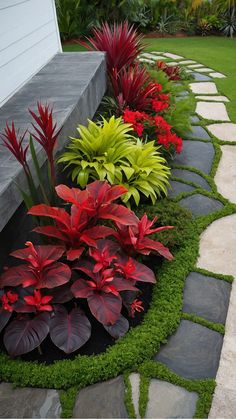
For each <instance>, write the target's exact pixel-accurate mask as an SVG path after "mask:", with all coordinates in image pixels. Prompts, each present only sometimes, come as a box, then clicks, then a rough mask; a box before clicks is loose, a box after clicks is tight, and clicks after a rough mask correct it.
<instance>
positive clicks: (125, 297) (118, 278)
mask: <svg viewBox="0 0 236 419" xmlns="http://www.w3.org/2000/svg"><path fill="white" fill-rule="evenodd" d="M56 191H57V194H58V196H59V197H60V198H61V199H62V200H63V201H65V202H66V203H67V207H68V204H71V208H70V210H69V211H68V212H67V211H66V210H65V209H63V208H57V207H50V206H47V205H45V204H41V205H36V206H34V207H33V208H32V209H31V210H30V211H29V213H30V214H33V215H37V216H39V217H41V216H45V217H49V218H52V219H53V221H54V223H55V224H54V225H48V226H42V227H37V228H36V229H35V230H36V231H38V232H39V233H41V234H44V235H45V236H49V237H50V239H51V240H52V239H54V240H55V244H50V245H42V246H40V245H39V246H34V245H33V244H32V243H31V242H27V243H26V248H24V249H20V250H16V251H14V252H13V253H12V256H14V257H15V258H17V259H20V260H22V261H24V262H23V263H21V264H20V265H17V266H14V267H11V268H8V269H6V270H5V272H4V273H3V274H2V276H1V278H0V331H1V330H3V329H4V337H3V341H4V345H5V347H6V349H7V351H8V353H9V354H10V355H13V356H18V355H21V354H24V353H27V352H30V351H32V350H34V349H35V348H37V347H39V346H40V344H41V343H42V342H43V340H44V339H45V338H46V337H47V336H48V334H49V335H50V338H51V340H52V342H53V343H54V344H55V345H56V346H57V347H58V348H60V349H61V350H62V351H64V352H66V353H71V352H74V351H76V350H78V349H79V348H80V347H81V346H82V345H84V344H85V343H86V342H87V341H88V339H89V338H90V335H91V324H90V322H89V320H88V318H87V316H86V314H85V313H84V312H83V311H82V309H81V307H80V301H81V299H83V300H87V304H88V308H89V309H90V311H91V313H92V314H93V316H94V317H95V318H96V319H97V321H99V322H100V323H102V324H103V326H104V328H105V329H106V330H107V332H108V333H110V334H111V336H113V337H114V338H118V337H120V336H123V335H124V334H125V333H126V332H127V330H128V328H129V322H128V320H127V319H126V318H125V317H124V316H123V315H122V314H121V310H122V307H125V308H126V310H127V311H128V314H129V315H130V316H131V317H133V316H134V314H135V312H136V311H137V312H141V311H142V310H143V307H142V301H141V300H139V299H138V298H137V297H138V295H139V294H140V291H139V288H138V283H139V282H140V281H141V282H149V283H155V281H156V279H155V276H154V273H153V271H152V270H151V269H150V268H148V267H147V266H145V265H144V264H142V263H141V262H138V261H137V260H136V259H135V256H136V255H138V254H140V255H148V254H150V252H156V253H157V254H159V255H161V256H163V257H165V258H166V259H168V260H171V259H172V255H171V253H170V252H169V250H168V249H167V248H166V247H165V246H163V245H162V244H161V243H160V242H158V241H155V240H152V239H151V238H149V237H148V236H149V235H152V234H153V233H158V232H159V231H163V230H165V229H169V228H171V227H169V226H167V227H157V228H152V227H153V225H154V223H155V221H156V219H154V220H153V221H150V220H148V218H147V216H146V215H144V216H143V217H142V218H141V220H139V218H138V217H137V216H136V215H135V214H134V213H133V212H132V211H131V210H130V209H128V208H126V207H124V206H123V205H121V204H119V203H116V202H114V201H116V200H117V199H118V198H120V196H122V194H123V193H126V189H125V188H124V187H123V186H117V185H114V186H110V185H109V184H108V183H106V182H100V181H95V182H93V183H91V184H89V185H88V186H87V188H86V190H84V191H81V190H79V189H75V188H68V187H67V186H65V185H59V186H58V187H57V188H56ZM104 220H106V222H107V223H108V224H109V226H107V225H102V224H101V223H102V221H104ZM108 237H110V238H108ZM70 302H73V306H74V308H73V309H72V310H71V309H70V310H69V311H68V306H67V305H66V304H67V303H69V307H71V303H70ZM8 322H9V324H7V323H8Z"/></svg>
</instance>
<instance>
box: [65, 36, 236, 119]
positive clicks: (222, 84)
mask: <svg viewBox="0 0 236 419" xmlns="http://www.w3.org/2000/svg"><path fill="white" fill-rule="evenodd" d="M146 44H147V50H148V51H154V50H156V51H168V52H173V53H176V54H180V55H183V56H184V57H186V58H189V59H193V60H196V61H198V62H200V63H202V64H204V65H206V66H208V67H211V68H213V69H214V70H216V71H220V72H221V73H224V74H225V75H226V76H227V78H225V79H215V82H216V85H217V87H218V90H219V92H220V93H221V94H223V95H226V96H227V97H228V98H229V99H230V103H227V104H226V105H227V108H228V112H229V116H230V118H231V119H232V120H233V121H234V122H236V39H233V40H232V39H227V38H221V37H202V38H201V37H190V38H164V39H160V38H158V39H154V38H147V39H146ZM63 49H64V51H84V50H85V49H84V48H83V47H80V46H78V45H65V46H64V48H63Z"/></svg>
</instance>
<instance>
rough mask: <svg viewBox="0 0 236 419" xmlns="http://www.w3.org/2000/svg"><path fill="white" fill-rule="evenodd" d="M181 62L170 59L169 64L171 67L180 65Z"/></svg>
mask: <svg viewBox="0 0 236 419" xmlns="http://www.w3.org/2000/svg"><path fill="white" fill-rule="evenodd" d="M179 64H180V63H178V62H177V61H169V62H168V63H167V65H169V66H170V67H172V66H175V65H179Z"/></svg>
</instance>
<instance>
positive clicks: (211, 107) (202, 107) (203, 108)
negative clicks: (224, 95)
mask: <svg viewBox="0 0 236 419" xmlns="http://www.w3.org/2000/svg"><path fill="white" fill-rule="evenodd" d="M195 112H196V113H197V114H198V115H200V116H201V117H202V118H205V119H211V120H213V121H230V119H229V115H228V113H227V109H226V107H225V104H224V103H221V102H219V103H218V102H214V103H213V102H204V101H203V102H197V106H196V110H195Z"/></svg>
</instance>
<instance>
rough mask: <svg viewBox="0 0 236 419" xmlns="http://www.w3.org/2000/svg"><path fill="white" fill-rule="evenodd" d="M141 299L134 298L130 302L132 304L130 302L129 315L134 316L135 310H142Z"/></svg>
mask: <svg viewBox="0 0 236 419" xmlns="http://www.w3.org/2000/svg"><path fill="white" fill-rule="evenodd" d="M142 304H143V303H142V301H140V300H138V299H136V300H134V301H133V302H132V304H130V315H131V317H134V316H135V312H136V311H138V312H139V313H140V312H141V311H144V308H143V305H142Z"/></svg>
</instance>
